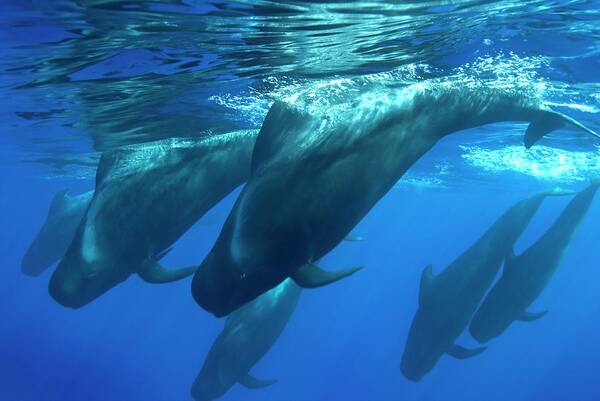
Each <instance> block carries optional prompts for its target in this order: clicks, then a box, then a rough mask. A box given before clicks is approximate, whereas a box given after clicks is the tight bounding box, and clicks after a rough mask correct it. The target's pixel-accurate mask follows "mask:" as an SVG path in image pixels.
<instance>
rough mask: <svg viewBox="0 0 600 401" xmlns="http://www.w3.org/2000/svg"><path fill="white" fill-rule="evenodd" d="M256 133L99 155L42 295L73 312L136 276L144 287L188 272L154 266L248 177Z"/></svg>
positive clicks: (158, 143)
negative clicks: (88, 193)
mask: <svg viewBox="0 0 600 401" xmlns="http://www.w3.org/2000/svg"><path fill="white" fill-rule="evenodd" d="M256 136H257V130H251V131H237V132H233V133H229V134H225V135H219V136H212V137H208V138H203V139H166V140H160V141H155V142H150V143H146V144H140V145H133V146H127V147H123V148H120V149H117V150H114V151H109V152H105V153H104V154H103V155H102V158H101V160H100V164H99V166H98V171H97V173H96V190H95V193H94V196H93V198H92V200H91V202H90V205H89V207H88V209H87V211H86V213H85V215H84V217H83V219H82V221H81V223H80V225H79V227H78V229H77V233H76V235H75V237H74V239H73V242H72V243H71V245H70V246H69V248H68V250H67V252H66V254H65V256H64V258H63V259H62V261H61V262H60V263H59V265H58V267H57V269H56V271H55V272H54V274H53V275H52V278H51V279H50V284H49V291H50V295H51V296H52V297H53V298H54V299H55V300H56V301H57V302H59V303H60V304H62V305H64V306H69V307H72V308H78V307H81V306H83V305H86V304H87V303H89V302H91V301H92V300H94V299H95V298H97V297H98V296H100V295H101V294H103V293H104V292H106V291H107V290H109V289H110V288H112V287H114V286H115V285H117V284H118V283H120V282H122V281H124V280H126V279H127V278H128V277H129V276H130V275H131V274H133V273H137V274H138V275H139V276H140V277H141V278H142V279H144V280H145V281H147V282H150V283H166V282H170V281H174V280H178V279H181V278H184V277H186V276H188V275H190V274H192V273H193V272H194V271H195V267H188V268H183V269H178V270H171V269H165V268H163V267H161V266H160V265H159V264H158V262H157V260H158V259H160V257H161V256H162V255H163V254H164V253H165V252H167V250H168V248H169V247H170V246H171V245H172V244H173V243H174V242H175V241H176V240H177V239H178V238H179V237H180V236H181V235H182V234H183V233H184V232H185V231H186V230H187V229H189V228H190V227H191V226H192V225H193V224H194V223H195V222H196V221H197V220H198V219H200V217H202V215H203V214H204V213H206V212H207V211H208V210H209V209H210V208H212V207H213V206H214V205H215V204H216V203H217V202H219V201H220V200H221V199H223V198H224V197H225V196H226V195H227V194H229V193H230V192H231V191H233V190H234V189H235V188H236V187H237V186H239V185H240V184H242V183H243V182H244V181H245V180H246V179H247V177H248V175H249V173H250V161H251V155H252V149H253V146H254V142H255V140H256Z"/></svg>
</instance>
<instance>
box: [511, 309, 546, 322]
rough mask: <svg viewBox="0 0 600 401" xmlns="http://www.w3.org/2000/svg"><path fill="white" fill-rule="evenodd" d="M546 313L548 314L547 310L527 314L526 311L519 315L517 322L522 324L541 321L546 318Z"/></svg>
mask: <svg viewBox="0 0 600 401" xmlns="http://www.w3.org/2000/svg"><path fill="white" fill-rule="evenodd" d="M546 313H548V311H547V310H545V311H542V312H527V311H525V312H523V313H521V314H520V315H519V317H518V318H517V320H518V321H520V322H533V321H534V320H538V319H541V318H543V317H544V316H546Z"/></svg>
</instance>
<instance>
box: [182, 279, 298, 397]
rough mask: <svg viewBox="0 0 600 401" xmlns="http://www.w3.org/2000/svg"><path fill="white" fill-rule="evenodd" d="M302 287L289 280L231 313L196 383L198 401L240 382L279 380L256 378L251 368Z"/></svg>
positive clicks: (254, 383) (285, 318) (253, 383)
mask: <svg viewBox="0 0 600 401" xmlns="http://www.w3.org/2000/svg"><path fill="white" fill-rule="evenodd" d="M301 291H302V290H301V289H300V287H298V286H297V285H296V284H294V282H293V281H291V280H285V281H283V282H282V283H281V284H279V285H278V286H277V287H275V288H273V289H271V290H270V291H267V292H266V293H264V294H263V295H261V296H260V297H258V298H256V299H255V300H253V301H252V302H249V303H248V304H246V305H244V306H243V307H241V308H240V309H238V310H236V311H235V312H233V313H231V314H230V315H229V316H228V317H227V320H226V321H225V327H224V328H223V331H222V332H221V334H219V336H218V337H217V339H216V340H215V342H214V344H213V345H212V347H211V349H210V351H209V352H208V355H207V356H206V360H205V361H204V365H203V366H202V369H201V371H200V373H199V374H198V376H197V377H196V380H195V381H194V384H193V385H192V397H194V398H195V399H196V401H209V400H213V399H215V398H218V397H221V396H222V395H223V394H225V393H226V392H227V391H228V390H229V389H230V388H231V387H232V386H233V385H234V384H236V383H240V384H242V385H243V386H245V387H247V388H250V389H257V388H262V387H267V386H269V385H271V384H273V383H275V380H259V379H256V378H254V377H252V376H251V375H250V374H249V373H248V372H249V371H250V369H252V367H253V366H254V365H255V364H256V363H258V361H260V359H261V358H262V357H263V356H264V355H265V354H266V353H267V352H268V351H269V349H270V348H271V346H272V345H273V344H274V343H275V341H276V340H277V338H278V337H279V335H280V334H281V332H282V331H283V329H284V328H285V326H286V325H287V323H288V321H289V319H290V317H291V316H292V314H293V313H294V310H295V309H296V304H297V303H298V299H299V298H300V293H301Z"/></svg>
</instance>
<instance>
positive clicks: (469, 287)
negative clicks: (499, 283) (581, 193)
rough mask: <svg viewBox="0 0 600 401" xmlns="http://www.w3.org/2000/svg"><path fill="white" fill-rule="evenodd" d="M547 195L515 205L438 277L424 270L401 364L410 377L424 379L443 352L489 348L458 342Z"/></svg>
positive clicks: (460, 354)
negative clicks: (464, 344)
mask: <svg viewBox="0 0 600 401" xmlns="http://www.w3.org/2000/svg"><path fill="white" fill-rule="evenodd" d="M549 194H551V193H541V194H537V195H534V196H532V197H530V198H527V199H524V200H522V201H520V202H518V203H516V204H515V205H514V206H512V207H511V208H510V209H508V210H507V211H506V212H505V213H504V214H503V215H502V216H501V217H500V218H499V219H498V220H497V221H496V222H495V223H494V224H493V225H492V226H491V227H490V228H489V229H488V230H487V231H486V232H485V233H484V234H483V235H482V236H481V237H480V238H479V239H478V240H477V241H476V242H475V243H474V244H473V245H472V246H471V247H470V248H469V249H467V250H466V251H465V252H464V253H462V254H461V255H460V256H459V257H458V258H456V260H454V261H453V262H452V263H451V264H450V265H449V266H448V267H447V268H446V270H444V271H443V272H441V273H440V274H438V275H435V276H434V275H433V273H432V266H431V265H429V266H427V267H426V268H425V270H424V271H423V274H422V276H421V286H420V290H419V308H418V310H417V312H416V314H415V317H414V319H413V322H412V325H411V328H410V332H409V334H408V338H407V340H406V346H405V348H404V354H403V355H402V362H401V364H400V370H401V372H402V374H404V376H405V377H406V378H408V379H409V380H413V381H419V380H421V379H422V378H423V376H424V375H425V374H427V373H428V372H429V371H430V370H431V369H433V367H434V366H435V364H436V363H437V362H438V361H439V359H440V358H441V357H442V355H444V354H448V355H451V356H453V357H455V358H458V359H464V358H468V357H471V356H475V355H477V354H479V353H480V352H482V351H483V350H484V349H485V348H483V347H480V348H476V349H467V348H465V347H462V346H460V345H457V344H455V341H456V339H457V338H458V337H459V336H460V334H461V333H462V332H463V331H464V329H465V328H467V326H468V324H469V321H470V320H471V318H472V317H473V314H474V313H475V311H476V309H477V306H478V305H479V303H480V302H481V300H482V299H483V297H484V295H485V292H486V291H487V290H488V288H489V287H490V286H491V285H492V282H493V280H494V277H495V276H496V274H497V273H498V270H499V269H500V265H501V264H502V260H503V259H504V255H506V252H507V251H508V249H510V248H512V246H513V244H514V243H515V242H516V241H517V240H518V238H519V237H520V236H521V234H522V232H523V231H524V230H525V228H527V226H528V225H529V222H530V221H531V219H532V217H533V216H534V214H535V213H536V211H537V210H538V209H539V207H540V205H541V204H542V201H543V199H544V197H545V196H547V195H549Z"/></svg>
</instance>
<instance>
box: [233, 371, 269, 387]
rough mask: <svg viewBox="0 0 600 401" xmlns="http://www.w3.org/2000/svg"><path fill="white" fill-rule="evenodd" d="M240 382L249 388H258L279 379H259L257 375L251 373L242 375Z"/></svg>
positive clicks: (267, 385)
mask: <svg viewBox="0 0 600 401" xmlns="http://www.w3.org/2000/svg"><path fill="white" fill-rule="evenodd" d="M239 383H240V384H241V385H242V386H244V387H246V388H249V389H258V388H264V387H269V386H271V385H273V384H275V383H277V380H260V379H257V378H256V377H253V376H251V375H250V374H246V376H244V377H242V378H241V379H240V380H239Z"/></svg>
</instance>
